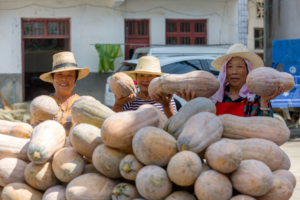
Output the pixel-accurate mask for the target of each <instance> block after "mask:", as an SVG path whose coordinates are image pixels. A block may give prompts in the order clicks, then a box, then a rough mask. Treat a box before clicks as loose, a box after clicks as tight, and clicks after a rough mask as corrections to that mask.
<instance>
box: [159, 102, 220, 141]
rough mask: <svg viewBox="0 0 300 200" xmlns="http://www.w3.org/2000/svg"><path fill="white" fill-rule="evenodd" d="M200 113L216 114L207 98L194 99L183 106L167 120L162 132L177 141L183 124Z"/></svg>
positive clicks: (214, 108)
mask: <svg viewBox="0 0 300 200" xmlns="http://www.w3.org/2000/svg"><path fill="white" fill-rule="evenodd" d="M200 112H211V113H213V114H216V106H215V104H214V103H213V102H212V101H211V100H209V99H207V98H203V97H199V98H195V99H193V100H191V101H189V102H187V103H186V104H184V106H182V108H181V109H180V110H179V111H178V113H177V114H176V115H173V116H172V117H170V118H169V119H168V121H167V122H166V125H165V128H164V130H165V131H167V132H168V133H170V134H171V135H173V136H174V137H175V138H176V139H177V138H178V136H179V135H180V133H181V132H182V129H183V126H184V124H185V123H186V122H187V121H188V120H189V118H191V117H192V116H193V115H195V114H197V113H200Z"/></svg>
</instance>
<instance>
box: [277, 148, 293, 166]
mask: <svg viewBox="0 0 300 200" xmlns="http://www.w3.org/2000/svg"><path fill="white" fill-rule="evenodd" d="M282 153H283V156H284V159H283V163H282V164H281V165H280V167H278V169H285V170H289V169H290V168H291V161H290V158H289V157H288V155H286V153H285V152H284V151H282Z"/></svg>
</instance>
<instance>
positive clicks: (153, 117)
mask: <svg viewBox="0 0 300 200" xmlns="http://www.w3.org/2000/svg"><path fill="white" fill-rule="evenodd" d="M121 122H122V123H121ZM158 124H159V116H158V114H157V112H156V110H155V109H152V108H148V109H142V110H137V111H125V112H119V113H117V114H115V115H113V116H110V117H109V118H108V119H107V120H105V122H104V123H103V126H102V128H101V135H102V140H103V142H104V144H106V145H107V146H110V147H113V148H123V147H128V146H130V145H131V144H132V138H133V136H134V135H135V134H136V132H137V131H138V130H140V129H141V128H143V127H146V126H155V127H156V126H158Z"/></svg>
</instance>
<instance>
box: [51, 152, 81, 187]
mask: <svg viewBox="0 0 300 200" xmlns="http://www.w3.org/2000/svg"><path fill="white" fill-rule="evenodd" d="M84 167H85V162H84V159H83V157H82V155H80V154H79V153H77V151H76V150H75V149H74V148H73V147H66V148H62V149H60V150H58V151H57V152H56V153H55V154H54V156H53V161H52V168H53V172H54V174H55V176H56V177H57V178H58V179H59V180H60V181H62V182H65V183H68V182H70V181H71V180H73V179H74V178H76V177H77V176H80V175H81V174H82V172H83V170H84Z"/></svg>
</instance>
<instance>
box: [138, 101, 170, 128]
mask: <svg viewBox="0 0 300 200" xmlns="http://www.w3.org/2000/svg"><path fill="white" fill-rule="evenodd" d="M148 108H150V109H151V108H152V109H154V110H155V111H156V112H157V114H158V116H159V123H158V125H157V128H161V129H164V127H165V125H166V123H167V121H168V118H167V116H166V115H165V114H164V113H162V112H161V110H159V109H158V108H157V107H156V106H154V105H151V104H144V105H141V106H140V107H139V108H138V110H143V109H148Z"/></svg>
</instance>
